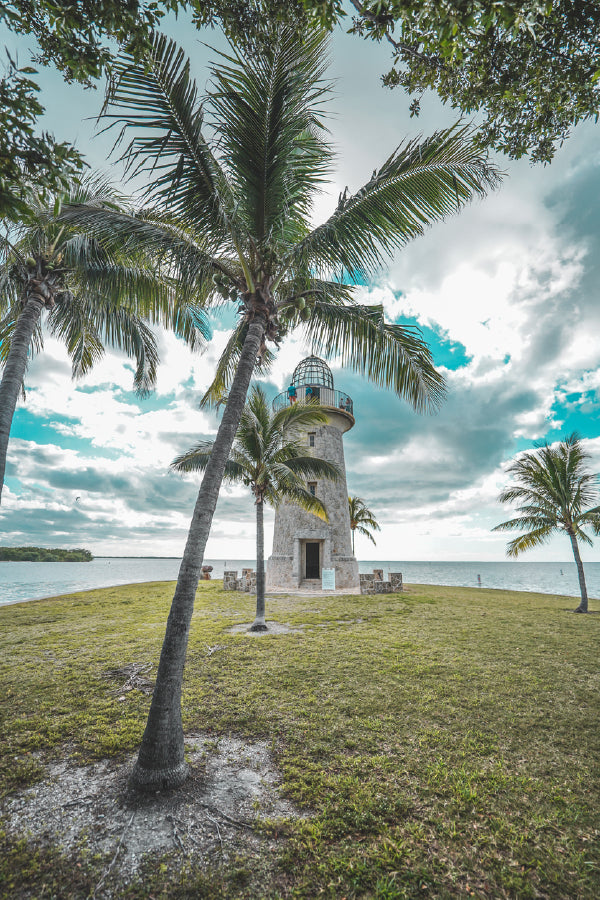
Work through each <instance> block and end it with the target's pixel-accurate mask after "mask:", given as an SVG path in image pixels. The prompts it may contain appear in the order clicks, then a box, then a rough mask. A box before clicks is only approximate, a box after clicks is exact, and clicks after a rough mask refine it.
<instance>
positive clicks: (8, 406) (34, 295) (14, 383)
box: [0, 288, 46, 499]
mask: <svg viewBox="0 0 600 900" xmlns="http://www.w3.org/2000/svg"><path fill="white" fill-rule="evenodd" d="M45 304H46V300H45V298H44V296H43V294H42V293H41V291H39V290H36V289H35V288H34V289H32V290H31V291H29V293H28V296H27V300H26V302H25V307H24V309H23V311H22V313H21V315H20V316H19V319H18V321H17V325H16V328H15V332H14V335H13V339H12V343H11V347H10V351H9V354H8V358H7V360H6V365H5V367H4V372H3V374H2V381H1V382H0V499H1V498H2V488H3V487H4V471H5V469H6V453H7V451H8V438H9V435H10V429H11V425H12V420H13V416H14V414H15V408H16V405H17V400H18V399H19V394H20V392H21V385H22V384H23V378H24V377H25V371H26V369H27V354H28V353H29V347H30V346H31V338H32V337H33V333H34V331H35V327H36V325H37V323H38V321H39V318H40V315H41V313H42V309H43V307H44V306H45Z"/></svg>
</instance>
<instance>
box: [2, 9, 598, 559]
mask: <svg viewBox="0 0 600 900" xmlns="http://www.w3.org/2000/svg"><path fill="white" fill-rule="evenodd" d="M165 30H167V31H168V32H169V33H170V34H172V35H173V36H174V37H176V38H177V39H178V40H179V41H180V43H182V44H183V46H184V47H185V49H186V50H187V52H188V53H189V54H190V57H191V59H192V68H193V72H194V74H195V77H196V79H197V80H198V82H199V84H200V85H201V86H204V85H205V84H206V81H207V77H208V73H207V68H206V65H207V62H208V61H209V60H210V59H211V57H214V54H211V52H210V50H209V49H207V48H206V46H204V44H203V42H204V41H206V42H208V43H209V44H213V45H218V44H219V38H218V36H217V35H216V34H215V33H214V32H213V33H210V32H209V33H198V32H194V31H193V29H191V28H190V27H189V25H188V24H187V23H186V21H185V19H184V20H179V21H178V22H175V21H169V24H168V28H166V29H165ZM0 38H1V39H2V40H1V41H0V43H2V44H4V43H6V44H7V45H8V46H9V47H10V48H13V49H14V48H15V47H16V46H17V40H16V38H15V36H14V35H10V34H1V33H0ZM18 48H19V55H20V61H21V62H22V63H25V62H26V60H27V57H28V51H27V46H26V45H25V43H24V42H19V44H18ZM387 61H388V60H387V50H386V48H385V47H384V46H376V45H374V44H371V43H362V42H361V41H360V40H359V39H358V38H356V37H351V36H347V35H344V34H343V33H342V32H341V31H340V32H339V33H337V34H336V35H335V38H334V41H333V48H332V67H331V74H332V75H333V77H334V78H335V79H336V80H337V86H336V91H335V94H334V96H333V98H332V100H331V104H330V111H331V114H332V117H331V120H330V123H329V124H330V128H331V131H332V137H333V141H334V143H335V146H336V149H337V152H338V159H337V163H336V172H335V181H332V183H331V186H330V189H329V190H328V191H327V193H325V194H324V195H323V196H322V197H321V198H320V199H319V202H318V204H317V207H316V210H315V220H316V221H319V220H322V219H323V218H325V217H326V216H327V215H328V214H329V212H331V211H332V208H333V206H334V204H335V201H336V199H337V196H338V194H339V192H340V190H343V189H344V187H345V186H346V185H348V186H349V188H350V190H351V191H354V190H356V189H358V188H359V187H360V186H361V184H362V183H364V181H366V180H368V178H369V177H370V174H371V172H372V170H373V169H374V168H375V167H376V166H378V165H379V164H380V163H381V162H382V161H383V160H384V159H385V158H386V157H387V156H388V155H389V153H390V152H391V151H392V150H393V149H394V147H395V146H396V145H397V144H398V143H400V142H401V141H402V140H403V139H404V138H405V137H407V136H414V135H415V134H417V133H419V132H423V133H428V132H430V131H432V130H434V129H435V128H439V127H443V126H445V125H447V124H449V123H450V122H452V121H453V120H454V115H453V113H452V111H450V110H447V109H444V108H442V107H441V106H440V105H439V103H438V102H437V100H436V99H435V98H430V99H429V100H427V99H426V100H425V101H424V102H423V104H422V107H423V112H422V115H421V117H420V119H419V120H415V119H412V120H411V119H410V118H409V116H408V111H407V110H408V100H407V98H406V97H405V96H404V95H403V94H402V93H401V92H399V91H397V90H396V91H387V90H385V89H384V88H382V87H381V85H380V82H379V78H380V75H381V73H382V72H383V71H385V68H386V64H387ZM43 81H44V95H43V98H42V99H43V102H44V103H45V105H46V107H47V118H46V122H45V123H44V124H45V125H46V127H48V128H49V129H51V130H53V131H54V133H55V135H56V136H57V137H58V138H60V139H63V140H64V139H68V140H72V141H75V142H76V144H77V146H78V147H79V149H80V150H82V151H83V152H84V153H85V154H86V156H87V158H88V160H89V162H90V163H91V164H92V166H93V167H94V168H96V169H101V170H103V171H105V172H110V173H111V176H112V177H113V178H114V179H118V178H119V177H120V173H119V170H118V169H116V168H114V167H112V166H111V162H110V161H109V160H107V153H108V149H109V146H110V141H109V140H108V139H107V138H106V136H100V137H96V138H94V137H93V135H94V123H93V121H91V118H90V117H93V115H94V114H95V113H96V112H97V111H98V108H99V105H100V102H101V92H100V91H96V92H93V91H83V90H81V89H79V88H78V87H77V86H66V85H64V84H63V82H62V81H61V78H60V76H59V75H57V74H56V73H55V72H54V71H51V70H48V71H44V73H43ZM598 134H599V132H598V126H593V125H584V126H581V127H579V128H578V129H577V130H576V131H575V132H574V134H573V136H572V137H571V138H570V139H569V141H568V142H566V143H565V145H564V146H563V147H562V148H561V150H560V151H559V153H558V154H557V156H556V158H555V160H554V162H553V163H552V164H551V165H550V166H546V167H541V166H536V167H532V166H531V165H529V163H528V162H526V161H524V162H519V163H510V162H509V161H507V160H506V159H504V158H499V159H498V160H497V162H498V164H499V165H500V167H501V168H502V169H503V170H504V171H505V172H506V178H505V180H504V184H503V186H502V188H501V189H500V190H499V191H497V192H496V193H495V194H494V195H493V196H490V197H488V198H487V199H485V200H483V201H481V202H476V203H474V204H473V205H472V206H470V207H469V208H468V209H466V210H465V211H464V212H463V213H461V215H460V216H457V217H455V218H453V219H450V220H448V221H447V222H445V223H442V224H438V225H436V226H435V227H434V228H432V229H431V230H430V231H429V232H428V233H427V234H426V235H425V236H424V237H422V238H420V239H419V240H417V241H415V242H413V243H412V244H410V245H409V246H408V247H407V248H406V249H405V250H404V251H403V252H402V253H400V254H398V255H397V257H395V258H394V259H392V260H390V261H389V264H388V265H387V266H386V267H385V269H384V270H383V271H382V272H380V274H379V275H378V277H377V279H376V281H374V282H373V283H372V284H371V285H369V286H368V287H365V288H363V289H361V291H362V296H361V298H360V299H362V300H364V301H366V302H383V303H384V304H385V307H386V310H387V314H388V317H389V318H390V320H394V321H397V322H409V323H412V324H418V325H419V326H420V327H421V328H422V330H423V333H424V335H425V336H426V338H427V340H428V341H429V342H430V345H431V347H432V349H433V352H434V357H435V361H436V364H437V365H438V367H439V368H440V369H441V370H442V371H443V372H444V374H445V376H446V378H447V381H448V386H449V393H448V399H447V401H446V403H445V404H444V406H443V408H442V409H441V410H440V412H439V413H438V414H437V415H432V416H420V415H417V414H416V413H414V412H413V411H412V410H411V409H410V408H409V407H408V406H407V405H406V404H405V403H403V402H401V401H400V400H398V398H397V397H395V396H394V395H393V394H391V393H389V392H386V391H384V390H380V389H377V388H375V387H373V386H372V385H370V384H369V383H368V382H366V381H364V380H363V379H362V378H360V377H359V376H357V375H356V374H354V373H352V372H350V371H348V370H343V369H342V368H340V366H339V364H338V363H337V362H336V360H335V359H333V360H330V365H331V368H332V371H333V374H334V378H335V386H336V387H337V388H339V389H341V390H344V391H346V392H348V393H349V394H350V395H351V396H352V397H353V399H354V409H355V415H356V426H355V427H354V429H353V430H352V431H351V432H350V433H349V434H347V435H346V438H345V448H346V467H347V476H348V487H349V490H350V492H351V493H353V494H358V495H359V496H361V497H363V498H364V499H365V500H366V502H367V503H368V505H369V506H370V507H371V509H372V510H373V511H374V513H375V515H376V517H377V519H378V520H379V522H380V524H381V526H382V530H381V533H380V535H379V536H378V539H377V547H376V548H374V547H373V546H372V545H371V544H369V543H368V542H367V541H366V540H365V539H362V538H360V537H359V538H358V539H357V545H356V549H357V556H359V558H363V559H373V558H378V559H382V560H501V559H503V558H504V550H505V538H503V537H502V536H500V535H495V534H492V533H491V532H490V529H491V528H492V527H493V526H494V525H495V524H497V523H498V522H500V521H502V520H503V519H505V518H508V517H509V512H508V511H507V510H506V509H503V508H502V507H500V506H499V505H498V503H497V502H496V497H497V495H498V492H499V490H500V489H501V488H502V486H503V485H504V484H505V483H506V476H505V469H506V466H507V465H508V463H509V461H510V459H511V457H512V456H513V455H514V454H515V453H517V452H519V451H521V450H524V449H528V448H531V447H532V445H533V443H534V442H535V441H538V440H540V439H547V440H549V441H553V440H557V439H559V438H560V437H562V436H564V435H566V434H569V433H570V432H572V431H573V430H575V429H577V430H578V431H579V432H580V434H581V435H582V436H583V437H584V438H585V442H586V449H588V451H589V452H590V454H591V455H592V465H593V466H594V469H595V470H596V471H600V427H599V424H598V407H599V398H600V340H599V339H598V335H599V334H600V305H599V304H598V300H597V294H598V284H599V282H600V272H599V268H600V237H599V229H598V220H599V214H598V203H597V196H598V187H599V185H600V153H599V151H598ZM213 326H214V338H213V340H212V342H211V344H210V345H209V346H208V347H207V349H206V351H205V353H204V354H202V355H198V354H195V355H194V354H191V353H190V352H189V351H188V350H187V349H186V348H185V347H184V346H183V345H182V344H180V343H179V342H178V341H177V340H176V339H175V338H173V336H172V335H170V334H167V333H162V334H160V335H159V342H160V348H161V358H162V365H161V367H160V370H159V380H158V388H157V391H156V393H155V394H154V395H153V396H152V397H150V398H149V399H147V400H143V401H141V400H139V399H137V398H136V397H135V395H134V394H133V392H132V390H131V388H132V380H133V367H132V364H131V362H130V361H128V360H127V359H126V358H124V357H123V356H122V355H120V354H118V353H113V352H108V353H107V354H106V357H105V359H104V360H103V361H102V362H101V363H100V364H99V365H97V366H96V368H95V370H94V371H93V373H92V374H91V375H89V376H88V377H86V378H85V379H84V380H83V381H80V382H78V383H76V384H75V383H73V382H72V381H71V377H70V365H69V362H68V360H67V356H66V353H65V351H64V349H63V348H62V347H61V345H60V344H58V343H57V342H55V341H53V340H50V339H48V340H47V341H46V345H45V349H44V352H43V354H41V355H40V356H38V357H36V358H35V359H34V360H33V361H32V362H31V364H30V367H29V371H28V375H27V382H26V386H27V400H26V402H25V403H21V404H20V405H19V408H18V411H17V414H16V416H15V421H14V424H13V430H12V436H11V443H10V448H9V462H8V468H7V481H6V488H5V492H4V494H3V501H2V511H1V512H0V523H1V525H0V528H1V530H2V543H3V544H8V545H21V544H41V545H46V546H65V547H66V546H85V547H88V548H90V549H91V550H92V552H93V553H94V554H95V555H102V554H107V555H140V556H146V555H159V556H179V555H181V553H182V550H183V546H184V542H185V536H186V533H187V527H188V524H189V520H190V517H191V512H192V508H193V503H194V499H195V494H196V490H197V482H196V481H195V479H194V478H192V477H189V478H188V479H183V478H181V477H180V476H178V475H175V474H172V473H171V472H170V471H169V469H168V465H169V462H170V461H171V460H172V459H173V457H174V456H175V455H176V454H178V453H180V452H182V451H183V450H185V449H187V448H188V447H189V446H191V445H192V444H193V443H195V442H196V441H197V440H199V439H203V438H208V439H211V438H212V437H214V435H215V433H216V428H217V425H218V421H217V419H216V417H215V416H214V415H213V414H211V413H205V412H201V411H200V410H199V409H198V403H199V399H200V397H201V396H202V393H203V391H204V390H205V389H206V387H207V386H208V384H209V383H210V381H211V375H212V372H213V369H214V364H215V360H216V359H217V358H218V354H219V351H220V349H221V348H222V346H223V344H224V342H225V340H226V337H227V332H226V331H225V330H224V326H223V323H222V322H220V321H218V320H215V321H214V322H213ZM308 353H310V347H308V346H305V345H303V344H302V343H301V342H300V341H299V340H294V339H292V340H289V341H288V342H287V343H286V344H284V345H283V346H282V349H281V352H280V355H279V359H278V361H277V363H276V365H275V367H274V369H273V372H272V374H271V376H270V378H269V380H268V381H267V382H266V383H265V388H266V390H267V392H268V393H269V394H270V395H272V396H274V395H275V394H276V393H278V392H279V391H281V390H283V389H284V388H285V386H286V385H287V383H289V376H290V374H291V372H292V371H293V369H294V367H295V366H296V364H297V363H298V362H299V361H300V360H301V359H302V358H303V357H304V356H306V355H308ZM267 528H268V529H269V530H270V531H271V532H272V516H270V517H269V518H268V520H267ZM270 539H271V538H270V533H268V534H267V538H266V542H267V546H269V545H270ZM599 546H600V545H599ZM206 555H207V557H210V558H229V559H232V558H252V557H253V555H254V510H253V506H252V501H251V499H250V496H249V495H248V494H247V493H245V492H244V490H242V489H239V490H238V489H231V488H226V489H224V490H223V492H222V495H221V499H220V501H219V505H218V507H217V513H216V516H215V520H214V523H213V531H212V535H211V538H210V540H209V544H208V547H207V554H206ZM569 555H570V548H569V546H568V544H567V543H566V541H565V539H558V540H557V541H555V542H553V543H551V544H548V545H547V546H546V547H545V548H542V549H540V550H537V551H534V552H532V553H530V554H529V555H528V557H526V558H527V559H529V560H536V559H537V560H544V559H555V560H566V559H568V558H569ZM583 555H584V559H588V560H597V559H598V558H599V557H598V550H597V549H595V548H594V549H592V550H586V549H584V551H583Z"/></svg>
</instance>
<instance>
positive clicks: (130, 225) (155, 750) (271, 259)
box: [70, 27, 498, 790]
mask: <svg viewBox="0 0 600 900" xmlns="http://www.w3.org/2000/svg"><path fill="white" fill-rule="evenodd" d="M298 31H299V30H296V31H294V30H291V29H286V28H284V27H279V28H278V29H277V30H275V31H273V34H272V35H271V36H270V39H269V40H267V41H265V42H262V43H261V50H260V52H258V51H257V52H255V53H253V54H252V55H251V56H249V57H248V58H246V57H244V56H243V55H242V54H241V53H240V52H238V51H237V50H236V49H235V48H233V47H232V49H231V51H230V53H229V54H228V55H221V56H220V60H219V63H218V65H217V66H215V68H214V69H213V85H212V88H211V90H210V92H209V93H208V94H207V96H205V97H201V96H200V95H199V92H198V90H197V88H196V86H195V84H194V82H193V81H192V79H191V77H190V67H189V62H188V61H187V60H186V58H185V55H184V54H183V52H182V51H181V50H180V49H178V48H177V46H176V45H175V44H174V43H173V42H172V41H170V40H168V39H167V38H165V37H163V36H160V35H157V36H156V38H155V41H154V45H153V50H152V52H151V54H150V55H149V56H148V58H147V59H146V60H144V62H143V63H142V64H139V63H137V62H136V61H135V60H134V59H133V58H132V57H131V56H124V57H123V58H122V59H121V62H120V63H119V64H118V65H117V67H116V69H115V70H114V78H113V81H112V83H111V86H110V90H109V94H108V98H107V104H106V107H105V116H106V117H107V120H108V122H109V124H108V126H107V127H112V126H113V125H116V126H117V127H118V128H120V131H119V139H122V140H126V138H127V137H128V135H129V134H130V133H131V132H130V130H131V129H134V134H133V137H132V138H131V140H130V142H129V143H128V144H126V146H125V150H124V154H123V158H124V160H125V161H126V163H127V164H128V165H129V168H130V172H131V173H132V175H133V174H135V175H137V176H138V177H139V176H141V175H144V174H146V175H147V176H148V178H149V180H150V183H149V186H148V188H147V190H146V197H145V200H146V203H147V204H149V208H147V209H146V210H145V211H144V212H143V213H141V214H139V215H138V216H135V217H131V216H124V215H122V216H118V215H114V214H111V213H110V211H102V212H101V213H100V214H99V213H98V211H97V210H88V209H86V208H83V207H82V208H80V209H79V210H74V211H72V212H71V213H70V215H71V216H72V217H75V218H77V220H78V221H79V222H85V223H87V224H93V226H94V227H95V228H96V229H97V231H98V233H99V234H102V233H103V234H113V235H114V234H119V235H121V236H122V237H123V238H124V239H125V240H127V242H128V243H131V242H132V241H138V242H140V243H143V244H145V245H146V246H149V247H152V249H153V251H154V252H155V253H156V255H157V259H159V261H160V264H161V265H166V266H168V267H169V269H170V271H174V270H175V269H176V270H177V277H178V278H179V279H180V280H181V282H182V283H187V284H190V285H195V286H196V290H198V291H200V292H201V293H204V294H205V295H206V299H207V302H216V303H217V304H219V303H220V304H223V303H233V304H234V305H235V308H236V309H237V313H238V321H237V326H236V327H235V328H234V330H233V333H232V335H231V337H230V339H229V341H228V343H227V346H226V347H225V350H224V352H223V355H222V357H221V359H220V361H219V364H218V367H217V372H216V375H215V379H214V381H213V383H212V385H211V387H210V388H209V390H208V392H207V394H206V397H205V401H206V402H211V401H212V402H216V401H218V400H220V399H221V398H222V397H223V396H224V394H225V393H227V394H228V399H227V403H226V405H225V408H224V412H223V417H222V420H221V423H220V426H219V430H218V433H217V437H216V440H215V443H214V448H213V452H212V454H211V456H210V459H209V461H208V463H207V466H206V470H205V474H204V478H203V480H202V484H201V486H200V491H199V494H198V499H197V501H196V506H195V509H194V514H193V518H192V523H191V527H190V531H189V535H188V540H187V543H186V547H185V551H184V555H183V560H182V563H181V569H180V572H179V578H178V582H177V588H176V590H175V595H174V598H173V603H172V607H171V612H170V615H169V620H168V623H167V631H166V635H165V641H164V644H163V651H162V653H161V658H160V663H159V667H158V672H157V679H156V685H155V691H154V694H153V699H152V704H151V708H150V713H149V716H148V722H147V725H146V730H145V732H144V737H143V740H142V745H141V748H140V752H139V756H138V761H137V764H136V766H135V768H134V772H133V775H132V785H133V786H136V787H138V788H144V789H148V790H155V789H157V788H160V787H166V786H174V785H176V784H179V783H181V782H182V781H183V780H184V779H185V777H186V773H187V766H186V763H185V760H184V743H183V727H182V724H181V684H182V677H183V669H184V664H185V655H186V647H187V640H188V634H189V626H190V621H191V616H192V611H193V604H194V598H195V594H196V588H197V584H198V580H199V577H200V570H201V565H202V560H203V555H204V548H205V546H206V540H207V538H208V534H209V530H210V525H211V521H212V517H213V513H214V510H215V506H216V503H217V498H218V494H219V488H220V485H221V481H222V478H223V475H224V472H225V468H226V465H227V460H228V458H229V453H230V450H231V447H232V444H233V441H234V438H235V435H236V433H237V429H238V425H239V422H240V418H241V415H242V410H243V408H244V404H245V401H246V395H247V391H248V387H249V384H250V380H251V378H252V375H253V372H254V370H255V367H256V365H257V362H259V363H260V364H262V365H263V366H267V365H268V363H269V361H270V360H271V359H272V356H273V349H272V347H273V345H275V347H276V346H278V342H279V341H280V340H281V339H282V338H283V337H284V336H285V334H287V333H288V332H290V331H291V330H293V329H294V328H296V327H297V326H300V327H302V328H303V330H304V336H305V338H306V340H307V342H308V343H309V344H310V345H312V349H313V352H315V353H320V354H323V353H325V354H326V355H330V356H331V355H334V356H337V357H338V358H339V359H340V360H341V362H342V363H343V364H344V365H346V366H349V367H351V368H354V369H355V370H356V371H358V372H361V373H363V374H364V375H366V376H367V377H368V378H370V379H371V380H372V381H373V382H375V383H376V384H378V385H381V386H384V387H387V388H391V389H392V390H394V391H395V392H396V393H397V394H398V395H399V396H400V397H403V398H405V399H406V400H408V401H409V402H410V403H411V404H412V405H413V406H414V407H415V409H417V410H425V409H428V408H429V409H431V408H435V407H436V405H437V404H438V403H439V402H440V401H441V399H442V396H443V388H444V384H443V379H442V377H441V376H440V375H439V373H438V372H437V371H436V370H435V368H434V366H433V362H432V358H431V354H430V352H429V349H428V347H427V345H426V344H425V343H424V341H423V340H422V339H421V337H420V334H419V333H418V331H415V330H412V329H410V328H405V327H402V326H401V325H397V324H388V323H386V322H385V319H384V314H383V309H382V307H381V306H367V305H362V304H359V303H357V302H356V301H355V300H354V297H353V292H354V289H353V286H352V285H353V284H355V283H358V282H361V283H365V281H366V279H367V278H368V276H369V274H370V273H372V272H373V271H374V270H375V269H376V268H377V266H379V265H380V264H381V262H382V259H383V257H384V255H385V254H386V253H389V254H391V253H393V252H394V251H395V250H397V249H398V248H400V247H402V246H403V245H404V244H406V243H407V242H408V241H409V240H411V239H412V238H414V237H416V236H418V235H420V234H422V232H423V231H424V229H425V228H426V227H427V226H428V225H429V224H431V223H432V222H435V221H439V220H441V219H443V218H445V217H446V216H448V215H450V214H451V213H454V212H456V211H457V210H459V209H460V208H461V207H462V206H463V205H464V204H465V203H467V202H468V201H469V200H470V199H471V198H472V197H473V196H475V195H480V196H481V195H484V194H485V193H486V192H487V191H488V190H489V189H490V188H491V187H493V186H495V185H496V184H497V182H498V174H497V172H496V170H495V169H494V168H493V167H490V166H489V165H488V164H487V162H486V159H485V158H484V157H483V156H482V155H481V152H480V151H479V150H478V149H477V148H476V146H475V143H474V141H473V140H472V136H471V134H470V132H469V131H468V130H467V129H464V128H463V129H450V130H447V131H440V132H437V133H436V134H434V135H433V136H432V137H430V138H427V139H425V140H423V141H421V142H419V141H411V142H407V143H405V144H403V145H402V146H400V147H399V148H398V149H397V150H395V151H394V152H393V153H392V154H391V156H389V158H388V159H387V160H386V161H385V162H384V163H383V165H382V166H381V168H379V169H377V170H376V171H375V172H373V174H372V176H371V178H370V179H369V180H368V181H367V183H366V184H365V185H364V186H363V187H362V188H361V189H360V190H359V191H357V192H356V193H355V194H353V195H351V194H349V193H348V191H347V190H346V191H345V192H344V193H343V194H342V195H341V196H340V198H339V201H338V203H337V206H336V209H335V211H334V212H333V214H332V215H331V216H330V217H329V219H328V220H327V221H326V222H324V223H323V224H322V225H319V226H318V227H316V228H313V229H311V228H310V224H309V223H310V215H311V209H312V202H313V200H314V197H315V194H316V192H317V191H318V190H319V189H320V188H321V186H322V185H323V183H324V181H325V179H326V177H327V175H328V173H329V172H330V170H331V165H332V151H331V148H330V146H329V143H328V141H327V134H326V130H325V128H324V125H323V104H324V102H325V100H326V99H327V97H328V96H329V94H330V85H329V84H328V83H327V82H326V81H325V80H324V72H325V69H326V52H327V41H326V37H325V36H324V35H323V34H322V33H320V32H318V31H316V30H312V31H310V32H309V33H303V34H302V35H300V34H299V33H298ZM205 119H206V125H205ZM268 343H270V344H271V347H269V346H267V345H268Z"/></svg>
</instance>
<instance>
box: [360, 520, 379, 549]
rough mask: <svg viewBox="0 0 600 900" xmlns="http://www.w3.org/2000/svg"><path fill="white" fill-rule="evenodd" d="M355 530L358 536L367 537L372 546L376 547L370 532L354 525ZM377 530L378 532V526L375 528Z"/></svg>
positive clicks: (361, 526)
mask: <svg viewBox="0 0 600 900" xmlns="http://www.w3.org/2000/svg"><path fill="white" fill-rule="evenodd" d="M355 530H356V531H358V533H359V534H364V536H365V537H368V538H369V540H370V541H371V543H372V544H375V545H377V541H376V540H375V538H374V537H373V535H372V534H371V532H370V531H368V530H367V529H366V528H365V527H364V526H363V525H355ZM377 530H378V531H379V525H378V526H377Z"/></svg>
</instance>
